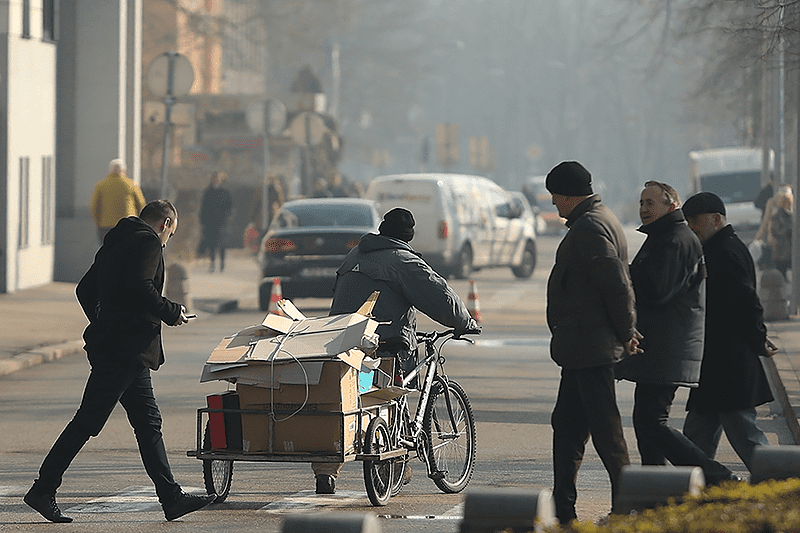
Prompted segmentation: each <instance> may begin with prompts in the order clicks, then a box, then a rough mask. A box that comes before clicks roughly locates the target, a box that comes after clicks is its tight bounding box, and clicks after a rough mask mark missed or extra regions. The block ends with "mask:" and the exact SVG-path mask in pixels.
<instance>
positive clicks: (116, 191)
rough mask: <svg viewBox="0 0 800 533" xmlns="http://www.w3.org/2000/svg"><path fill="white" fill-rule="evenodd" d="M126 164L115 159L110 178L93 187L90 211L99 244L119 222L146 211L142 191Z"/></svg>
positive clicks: (111, 164)
mask: <svg viewBox="0 0 800 533" xmlns="http://www.w3.org/2000/svg"><path fill="white" fill-rule="evenodd" d="M125 170H126V169H125V162H124V161H123V160H122V159H113V160H112V161H111V162H110V163H109V165H108V176H106V178H105V179H104V180H102V181H101V182H99V183H98V184H97V185H95V187H94V191H93V192H92V199H91V201H90V202H89V209H90V211H91V213H92V218H93V219H94V223H95V225H97V235H98V236H99V237H100V243H101V244H102V243H103V237H105V236H106V233H108V232H109V230H110V229H111V228H113V227H114V226H116V225H117V222H119V221H120V220H122V219H123V218H125V217H130V216H136V215H138V214H139V212H140V211H141V210H142V209H143V208H144V204H145V200H144V195H143V194H142V189H140V188H139V186H138V185H137V184H136V183H134V182H133V180H132V179H130V178H128V176H126V175H125Z"/></svg>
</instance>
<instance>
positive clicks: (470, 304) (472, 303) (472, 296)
mask: <svg viewBox="0 0 800 533" xmlns="http://www.w3.org/2000/svg"><path fill="white" fill-rule="evenodd" d="M467 311H469V314H470V316H471V317H472V318H474V319H475V322H480V321H481V320H482V318H481V304H480V303H479V302H478V289H477V287H475V282H474V281H472V280H469V296H467Z"/></svg>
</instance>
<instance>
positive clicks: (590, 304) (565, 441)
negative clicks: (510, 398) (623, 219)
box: [545, 161, 640, 524]
mask: <svg viewBox="0 0 800 533" xmlns="http://www.w3.org/2000/svg"><path fill="white" fill-rule="evenodd" d="M545 186H546V187H547V190H548V191H550V193H551V194H552V196H553V204H554V205H555V206H556V207H557V208H558V214H559V215H560V216H562V217H563V218H566V219H567V222H566V225H567V227H568V228H569V231H567V234H566V235H565V236H564V239H563V240H562V241H561V244H559V246H558V250H557V251H556V261H555V264H554V265H553V270H552V272H551V273H550V278H549V280H548V282H547V324H548V326H549V328H550V332H551V334H552V339H551V341H550V355H551V357H552V358H553V360H554V361H555V362H556V363H557V364H558V365H559V366H560V367H561V383H560V384H559V389H558V397H557V399H556V405H555V407H554V408H553V414H552V416H551V424H552V426H553V474H554V476H553V477H554V488H553V498H554V499H555V504H556V516H557V517H558V519H559V521H560V522H561V523H562V524H567V523H569V522H570V521H571V520H573V519H575V518H576V517H577V515H576V513H575V500H576V499H577V489H576V487H575V482H576V480H577V477H578V469H579V468H580V465H581V462H582V460H583V454H584V451H585V449H586V443H587V441H588V440H589V436H590V435H591V437H592V442H593V443H594V447H595V449H596V450H597V453H598V454H599V455H600V459H601V460H602V461H603V465H604V466H605V467H606V470H607V471H608V475H609V478H610V479H611V491H612V496H611V497H612V502H613V501H614V500H615V498H616V496H617V481H618V479H619V474H620V471H621V470H622V467H623V466H625V465H628V464H630V460H629V458H628V446H627V444H626V443H625V437H624V435H623V433H622V421H621V419H620V414H619V408H618V407H617V397H616V389H615V383H614V363H616V362H617V361H619V360H621V359H622V357H623V354H625V353H636V352H637V351H639V348H638V341H639V338H640V336H639V335H638V333H637V332H636V330H635V328H634V325H635V323H636V312H635V310H634V295H633V288H632V287H631V281H630V278H629V276H628V243H627V240H626V239H625V233H624V232H623V230H622V226H621V225H620V223H619V221H618V220H617V217H615V216H614V213H612V212H611V210H610V209H608V208H607V207H606V206H604V205H603V204H601V203H600V196H599V195H596V194H594V193H593V191H592V176H591V174H590V173H589V171H588V170H586V169H585V168H584V167H583V166H582V165H581V164H580V163H578V162H575V161H565V162H563V163H560V164H559V165H557V166H556V167H555V168H553V169H552V170H551V171H550V173H549V174H548V175H547V179H546V181H545Z"/></svg>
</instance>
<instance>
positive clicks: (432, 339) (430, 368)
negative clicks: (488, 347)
mask: <svg viewBox="0 0 800 533" xmlns="http://www.w3.org/2000/svg"><path fill="white" fill-rule="evenodd" d="M452 332H453V330H448V331H443V332H435V331H434V332H431V333H420V334H418V339H419V340H420V341H422V343H423V344H424V345H425V357H424V358H423V360H422V361H421V362H420V363H419V364H418V365H417V366H416V367H415V368H414V370H412V371H411V372H409V373H408V375H407V376H405V377H404V378H403V386H404V387H405V386H406V385H407V384H408V383H410V382H411V381H412V380H413V379H414V378H415V377H417V376H418V375H419V374H420V372H421V371H422V370H423V369H425V380H424V382H423V385H422V389H421V390H420V397H419V401H418V402H417V408H416V412H415V414H414V419H413V420H409V430H410V432H411V434H410V435H402V434H401V430H402V416H403V413H404V412H409V408H408V398H407V396H402V397H401V398H400V399H399V400H398V403H399V404H400V409H398V413H399V415H398V416H397V417H396V419H395V420H394V422H393V424H392V426H393V427H392V428H391V432H392V433H393V434H394V435H397V442H398V443H399V444H400V445H401V446H403V447H405V448H408V449H409V450H415V451H416V452H417V456H418V457H419V458H420V459H421V460H422V461H423V462H424V463H425V466H426V468H427V470H428V477H430V478H434V477H436V476H441V475H442V473H441V472H435V471H433V465H431V464H430V462H429V461H428V456H427V454H426V453H421V450H420V447H419V444H423V443H424V442H425V441H424V439H421V438H420V437H421V433H422V425H423V424H422V419H423V417H424V416H425V411H426V410H427V407H428V403H429V402H430V398H431V391H432V390H433V383H434V382H437V381H438V382H440V383H441V386H442V387H443V388H442V390H444V391H447V375H446V374H445V373H444V358H443V357H442V356H441V349H442V346H444V342H443V343H442V344H441V345H440V346H439V347H438V349H437V346H436V341H437V340H439V339H441V338H443V337H447V336H448V335H452ZM450 338H452V337H450ZM447 340H450V339H446V340H445V342H447ZM461 340H465V341H467V342H472V341H471V340H469V339H464V338H462V339H461ZM444 397H445V404H446V405H447V412H448V416H449V417H450V422H451V427H455V426H456V420H455V416H454V415H453V408H452V405H451V402H450V395H449V394H445V395H444ZM409 414H410V412H409ZM436 424H437V429H438V421H436ZM404 437H409V438H410V440H408V439H406V438H404Z"/></svg>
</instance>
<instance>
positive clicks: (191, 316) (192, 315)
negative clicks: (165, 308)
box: [186, 314, 197, 319]
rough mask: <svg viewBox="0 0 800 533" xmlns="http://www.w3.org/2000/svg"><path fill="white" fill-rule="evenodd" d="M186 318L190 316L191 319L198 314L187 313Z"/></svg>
mask: <svg viewBox="0 0 800 533" xmlns="http://www.w3.org/2000/svg"><path fill="white" fill-rule="evenodd" d="M186 318H190V319H191V318H197V315H195V314H191V315H186Z"/></svg>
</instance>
